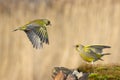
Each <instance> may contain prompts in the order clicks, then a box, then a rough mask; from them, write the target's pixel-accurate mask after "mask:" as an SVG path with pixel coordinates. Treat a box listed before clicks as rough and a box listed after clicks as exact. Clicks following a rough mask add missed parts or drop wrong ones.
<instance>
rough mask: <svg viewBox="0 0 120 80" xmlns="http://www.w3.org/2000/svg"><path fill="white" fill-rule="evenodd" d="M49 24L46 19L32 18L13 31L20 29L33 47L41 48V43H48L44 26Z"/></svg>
mask: <svg viewBox="0 0 120 80" xmlns="http://www.w3.org/2000/svg"><path fill="white" fill-rule="evenodd" d="M48 25H51V23H50V21H49V20H48V19H37V20H33V21H31V22H29V23H27V24H25V25H23V26H21V27H18V28H17V29H15V30H14V31H17V30H21V31H24V32H25V33H26V34H27V37H28V38H29V40H30V41H31V43H32V45H33V48H36V49H38V48H42V47H43V43H46V44H49V39H48V33H47V28H46V26H48Z"/></svg>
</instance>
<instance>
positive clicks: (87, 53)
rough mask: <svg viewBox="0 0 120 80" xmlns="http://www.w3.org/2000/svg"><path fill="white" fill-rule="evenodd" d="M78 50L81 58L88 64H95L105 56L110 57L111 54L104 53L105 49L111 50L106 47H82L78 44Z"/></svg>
mask: <svg viewBox="0 0 120 80" xmlns="http://www.w3.org/2000/svg"><path fill="white" fill-rule="evenodd" d="M75 48H76V50H77V51H78V52H79V54H80V56H81V58H82V59H83V60H85V61H86V62H92V64H93V62H95V61H97V60H103V59H101V57H103V56H104V55H110V53H103V49H105V48H111V47H110V46H105V45H87V46H84V45H81V44H78V45H76V46H75Z"/></svg>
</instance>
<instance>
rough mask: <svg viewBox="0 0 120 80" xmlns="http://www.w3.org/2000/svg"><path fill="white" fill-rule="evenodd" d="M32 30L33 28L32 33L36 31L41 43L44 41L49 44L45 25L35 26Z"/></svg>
mask: <svg viewBox="0 0 120 80" xmlns="http://www.w3.org/2000/svg"><path fill="white" fill-rule="evenodd" d="M32 30H33V32H34V33H36V34H37V35H38V36H39V38H40V40H41V41H42V42H43V43H44V42H45V43H46V44H49V40H48V33H47V29H46V27H44V26H41V27H36V28H34V29H32Z"/></svg>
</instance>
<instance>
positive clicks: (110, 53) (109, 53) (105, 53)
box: [103, 53, 111, 55]
mask: <svg viewBox="0 0 120 80" xmlns="http://www.w3.org/2000/svg"><path fill="white" fill-rule="evenodd" d="M110 54H111V53H104V54H103V55H110Z"/></svg>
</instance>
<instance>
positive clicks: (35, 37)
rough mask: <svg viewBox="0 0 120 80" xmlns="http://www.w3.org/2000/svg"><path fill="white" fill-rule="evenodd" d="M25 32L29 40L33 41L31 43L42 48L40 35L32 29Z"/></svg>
mask: <svg viewBox="0 0 120 80" xmlns="http://www.w3.org/2000/svg"><path fill="white" fill-rule="evenodd" d="M25 33H26V34H27V36H28V38H29V40H30V41H31V43H32V44H33V47H34V48H36V49H37V48H42V47H43V44H42V42H41V41H40V38H39V36H38V35H36V34H35V33H34V32H33V31H32V30H27V31H25Z"/></svg>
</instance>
